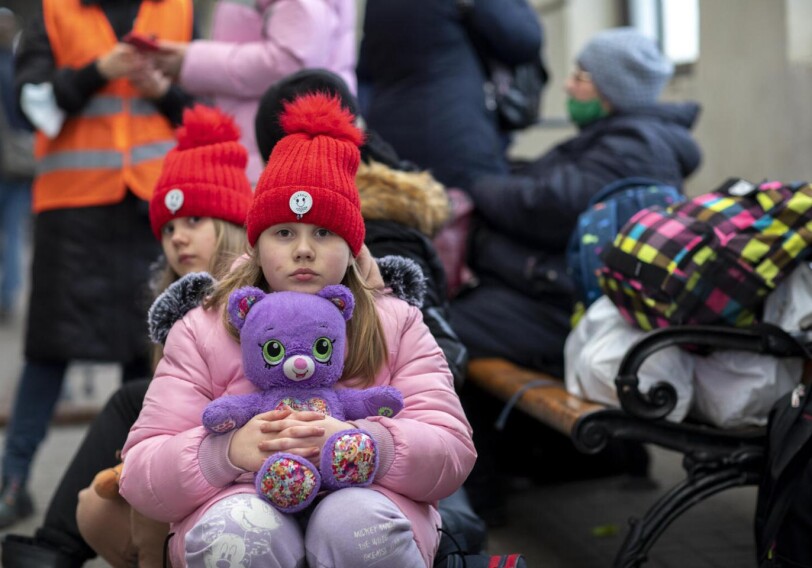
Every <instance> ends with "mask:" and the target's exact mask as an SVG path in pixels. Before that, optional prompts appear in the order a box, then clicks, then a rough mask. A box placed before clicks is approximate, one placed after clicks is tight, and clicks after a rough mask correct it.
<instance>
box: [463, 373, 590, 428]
mask: <svg viewBox="0 0 812 568" xmlns="http://www.w3.org/2000/svg"><path fill="white" fill-rule="evenodd" d="M468 378H469V379H470V380H472V381H474V382H475V383H476V384H477V385H479V386H480V387H482V388H484V389H487V390H488V391H490V392H491V393H493V394H495V395H496V396H498V397H499V398H500V399H502V400H504V401H508V400H510V398H511V397H512V396H513V395H514V394H516V393H517V392H518V391H519V390H520V389H521V388H522V387H523V386H525V385H526V384H528V383H530V382H532V381H537V380H540V379H541V380H549V381H554V382H555V383H556V384H553V385H542V386H538V387H534V388H531V389H529V390H527V391H526V392H525V393H524V394H523V395H522V397H521V399H519V401H518V402H517V403H516V406H517V407H518V408H520V409H521V410H522V411H524V412H526V413H528V414H530V415H531V416H533V417H534V418H536V419H537V420H540V421H541V422H542V423H544V424H546V425H548V426H550V427H552V428H554V429H556V430H558V431H559V432H561V433H562V434H566V435H567V436H569V435H571V434H572V430H573V427H574V426H575V423H576V422H577V421H578V420H579V419H580V418H581V417H583V416H585V415H587V414H590V413H592V412H597V411H600V410H604V409H605V408H606V407H605V406H603V405H601V404H596V403H591V402H586V401H584V400H582V399H580V398H578V397H575V396H572V395H571V394H569V393H568V392H567V389H566V387H565V386H564V382H563V381H562V380H561V379H558V378H556V377H553V376H552V375H547V374H545V373H541V372H537V371H532V370H529V369H523V368H521V367H517V366H516V365H513V364H512V363H510V362H508V361H505V360H504V359H473V360H472V361H471V363H470V364H469V366H468Z"/></svg>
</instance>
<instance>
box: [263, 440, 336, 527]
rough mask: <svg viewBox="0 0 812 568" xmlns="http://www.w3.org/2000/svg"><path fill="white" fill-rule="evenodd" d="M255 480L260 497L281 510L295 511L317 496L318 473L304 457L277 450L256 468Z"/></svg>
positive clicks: (286, 511) (284, 511)
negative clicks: (257, 469)
mask: <svg viewBox="0 0 812 568" xmlns="http://www.w3.org/2000/svg"><path fill="white" fill-rule="evenodd" d="M255 483H256V488H257V493H258V494H259V496H260V497H262V498H263V499H265V500H266V501H268V502H269V503H270V504H271V505H273V506H274V507H276V508H277V509H279V510H280V511H282V512H283V513H295V512H296V511H301V510H302V509H304V508H305V507H307V506H308V505H310V503H311V502H312V501H313V499H315V498H316V494H317V493H318V492H319V488H320V487H321V476H320V475H319V472H318V471H317V470H316V468H315V467H313V464H311V463H310V462H309V461H307V460H306V459H304V458H302V457H299V456H295V455H293V454H286V453H282V452H277V453H275V454H273V455H272V456H271V457H269V458H268V459H267V460H265V463H264V464H262V467H261V468H259V471H258V472H257V477H256V482H255Z"/></svg>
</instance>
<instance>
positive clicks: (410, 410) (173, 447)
mask: <svg viewBox="0 0 812 568" xmlns="http://www.w3.org/2000/svg"><path fill="white" fill-rule="evenodd" d="M377 307H378V313H379V315H380V318H381V323H382V325H383V329H384V333H385V335H386V341H387V345H388V348H389V349H388V351H389V360H388V363H387V364H386V365H384V367H383V368H382V369H381V371H380V372H379V373H378V375H377V376H376V377H375V383H374V384H375V385H392V386H394V387H397V388H398V389H399V390H400V391H401V393H402V394H403V398H404V400H405V407H404V409H403V410H402V411H401V412H400V413H399V414H398V415H397V416H395V417H394V418H384V417H380V416H376V417H373V418H367V419H364V420H356V421H354V423H355V424H357V425H358V427H359V428H363V429H365V430H367V431H368V432H370V434H372V436H373V437H374V438H375V439H376V441H377V442H378V444H379V448H380V462H379V470H378V474H377V478H376V483H375V484H373V485H372V486H371V487H372V488H373V489H375V490H377V491H380V492H381V493H383V494H384V495H386V496H387V497H388V498H390V499H391V500H392V501H393V502H394V503H396V504H397V505H398V507H400V509H401V511H403V513H404V514H405V515H406V517H407V518H408V519H409V520H410V521H411V524H412V530H413V532H414V535H415V540H416V542H417V546H418V548H419V549H420V552H421V553H422V555H423V558H424V560H425V561H426V566H431V565H432V561H433V558H434V554H435V552H436V549H437V545H438V544H439V532H438V531H437V527H439V526H440V516H439V513H438V511H437V501H438V500H439V499H441V498H443V497H446V496H448V495H450V494H451V493H453V492H454V491H455V490H457V489H458V488H459V487H460V486H461V485H462V483H463V481H464V480H465V478H466V477H467V476H468V473H469V472H470V471H471V468H472V467H473V465H474V461H475V459H476V452H475V450H474V445H473V442H472V440H471V428H470V426H469V424H468V421H467V420H466V418H465V415H464V414H463V411H462V407H461V406H460V401H459V399H458V398H457V395H456V393H455V392H454V388H453V384H452V377H451V373H450V372H449V370H448V365H447V364H446V361H445V358H444V356H443V354H442V351H441V350H440V348H439V347H438V346H437V342H436V341H435V340H434V337H433V336H432V335H431V333H430V332H429V330H428V328H427V327H426V325H425V324H424V323H423V319H422V315H421V313H420V311H419V310H418V309H416V308H414V307H412V306H409V305H408V304H407V303H406V302H404V301H402V300H399V299H397V298H394V297H392V296H384V297H381V298H380V299H378V300H377ZM254 390H255V387H254V386H253V385H252V384H251V383H250V382H249V381H248V380H247V379H246V378H245V377H244V376H243V373H242V359H241V354H240V346H239V344H238V343H237V342H236V341H234V340H233V339H232V338H231V337H230V336H229V335H228V333H227V332H226V330H225V328H224V326H223V323H222V320H221V316H220V314H219V313H218V312H217V311H216V310H204V309H203V308H195V309H193V310H191V311H190V312H189V313H188V314H187V315H186V316H185V317H183V319H181V320H180V321H178V322H177V323H175V325H174V326H173V327H172V330H171V331H170V333H169V336H168V338H167V340H166V345H165V348H164V357H163V359H162V360H161V362H160V363H159V365H158V367H157V369H156V371H155V378H154V379H153V380H152V383H151V384H150V386H149V390H148V392H147V396H146V399H145V400H144V406H143V409H142V410H141V414H140V416H139V418H138V421H137V422H136V423H135V425H134V426H133V428H132V430H131V431H130V434H129V436H128V438H127V442H126V444H125V446H124V452H123V457H124V463H125V466H124V471H123V473H122V476H121V480H120V492H121V494H122V495H123V496H124V498H125V499H127V501H128V502H129V503H130V504H131V505H132V506H133V507H134V508H135V509H137V510H138V511H140V512H141V513H143V514H144V515H146V516H148V517H150V518H153V519H156V520H160V521H166V522H171V523H172V532H174V533H175V536H174V537H173V538H172V540H171V545H170V546H171V555H172V562H173V565H174V566H176V567H177V566H185V563H184V562H183V557H184V535H185V534H186V533H187V532H188V531H189V530H190V529H191V528H192V526H193V525H194V524H195V523H196V522H197V520H198V519H199V518H200V516H201V515H202V514H203V513H204V512H205V511H206V510H207V509H208V508H209V507H211V506H212V505H213V504H214V503H215V502H217V501H219V500H221V499H223V498H224V497H226V496H228V495H232V494H235V493H253V492H254V491H255V490H254V486H253V474H242V475H240V474H239V473H236V472H233V470H232V473H231V478H230V479H224V478H223V474H224V471H229V470H228V468H226V467H225V466H224V464H223V463H222V462H223V461H225V460H224V458H225V452H221V453H219V454H212V453H211V452H207V451H206V450H205V449H204V450H203V451H201V444H202V443H203V441H204V439H205V438H207V436H208V434H207V432H206V431H205V429H204V428H203V426H202V425H201V415H202V413H203V409H204V408H205V407H206V405H207V404H208V403H209V402H210V401H211V400H213V399H215V398H217V397H220V396H223V395H225V394H243V393H247V392H252V391H254ZM211 442H214V439H212V440H208V441H207V442H206V443H205V444H203V446H204V448H206V447H209V446H210V445H211ZM213 456H217V457H219V458H220V459H219V460H213V459H211V458H212V457H213ZM214 462H219V463H214ZM231 467H232V468H233V466H231Z"/></svg>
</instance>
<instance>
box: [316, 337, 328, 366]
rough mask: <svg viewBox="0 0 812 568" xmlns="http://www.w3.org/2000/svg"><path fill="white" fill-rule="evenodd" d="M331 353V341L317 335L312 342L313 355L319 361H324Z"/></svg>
mask: <svg viewBox="0 0 812 568" xmlns="http://www.w3.org/2000/svg"><path fill="white" fill-rule="evenodd" d="M332 355H333V342H332V341H330V340H329V339H327V338H326V337H319V338H318V339H317V340H316V341H315V343H313V357H314V358H315V359H316V361H318V362H319V363H326V362H327V361H329V360H330V357H332Z"/></svg>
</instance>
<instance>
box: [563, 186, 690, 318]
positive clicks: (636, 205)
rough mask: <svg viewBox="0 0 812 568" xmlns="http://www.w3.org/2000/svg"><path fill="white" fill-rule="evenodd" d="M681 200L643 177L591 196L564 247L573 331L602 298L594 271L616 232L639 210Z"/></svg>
mask: <svg viewBox="0 0 812 568" xmlns="http://www.w3.org/2000/svg"><path fill="white" fill-rule="evenodd" d="M684 200H685V196H683V195H682V193H681V192H680V190H679V189H678V188H676V187H673V186H671V185H668V184H665V183H662V182H659V181H657V180H654V179H651V178H644V177H628V178H623V179H619V180H616V181H614V182H612V183H610V184H607V185H605V186H604V187H603V188H601V190H600V191H599V192H598V193H596V194H595V195H593V196H592V199H590V200H589V204H588V206H587V208H586V209H585V210H584V212H583V213H581V214H580V215H579V216H578V221H577V223H576V225H575V230H573V232H572V235H570V240H569V245H568V246H567V272H568V273H569V275H570V276H571V277H572V282H573V285H574V286H575V312H574V314H573V327H574V325H575V323H577V321H578V320H579V319H580V318H581V316H582V315H583V313H584V312H585V311H586V309H587V308H588V307H589V306H591V305H592V303H593V302H594V301H595V300H597V299H598V298H600V297H601V296H602V295H603V291H601V287H600V285H599V284H598V271H599V270H600V268H601V267H603V261H602V260H601V258H600V254H601V252H603V249H604V248H606V247H608V246H609V245H611V244H612V241H613V240H614V239H615V237H616V236H617V233H618V231H619V230H620V228H621V227H622V226H623V225H624V224H625V223H626V222H627V221H628V220H629V219H630V218H631V217H632V215H634V214H635V213H637V212H638V211H640V210H641V209H645V208H646V207H652V206H654V205H660V206H662V207H667V206H669V205H672V204H674V203H678V202H680V201H684Z"/></svg>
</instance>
